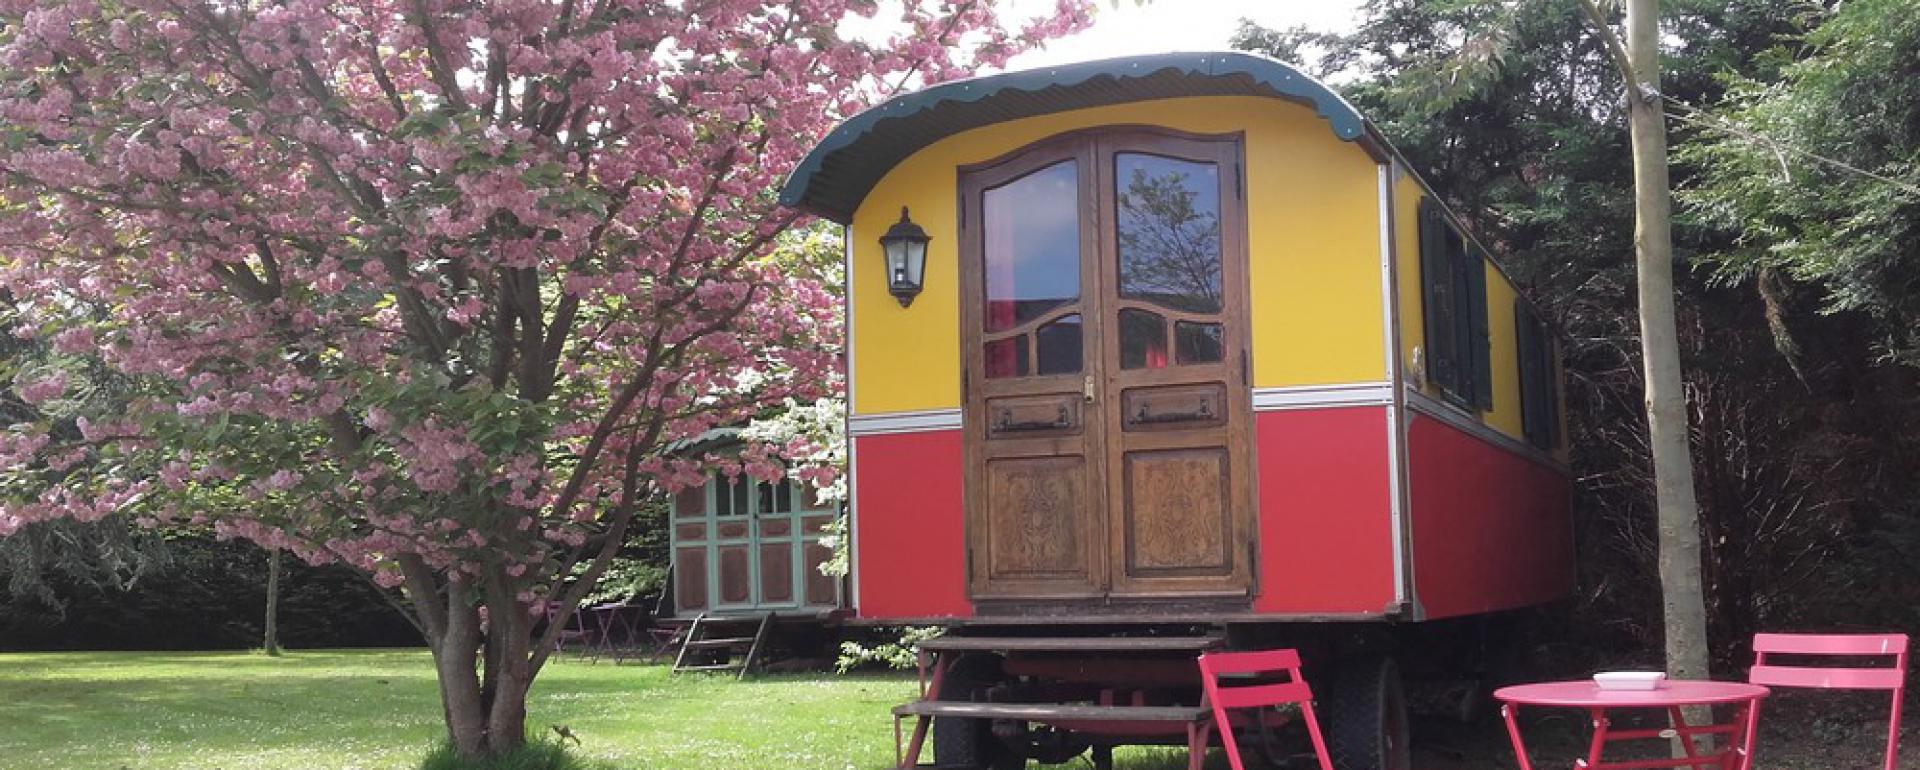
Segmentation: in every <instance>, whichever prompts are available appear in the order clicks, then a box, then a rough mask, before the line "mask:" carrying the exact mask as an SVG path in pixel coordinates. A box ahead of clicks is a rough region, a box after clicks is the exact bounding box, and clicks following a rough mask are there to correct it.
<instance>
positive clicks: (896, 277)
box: [880, 206, 933, 307]
mask: <svg viewBox="0 0 1920 770" xmlns="http://www.w3.org/2000/svg"><path fill="white" fill-rule="evenodd" d="M931 240H933V239H932V238H930V237H928V236H927V231H925V230H923V229H921V228H920V226H919V225H917V224H915V223H914V222H913V220H912V219H911V218H909V217H908V216H907V209H906V207H905V206H902V207H901V208H900V221H899V222H895V223H894V225H893V227H890V228H888V229H887V234H886V235H883V236H880V248H881V250H882V251H883V252H884V254H885V256H886V259H887V289H888V291H890V292H892V294H893V296H894V297H895V298H897V299H899V300H900V306H901V307H906V306H907V305H910V304H912V303H913V297H914V295H917V294H919V293H920V289H921V288H922V287H924V286H925V285H926V284H925V281H926V272H927V242H928V241H931Z"/></svg>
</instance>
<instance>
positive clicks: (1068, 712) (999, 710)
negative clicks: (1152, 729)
mask: <svg viewBox="0 0 1920 770" xmlns="http://www.w3.org/2000/svg"><path fill="white" fill-rule="evenodd" d="M1211 713H1212V712H1211V711H1210V710H1208V709H1207V708H1206V707H1203V706H1098V705H1063V704H1059V703H969V702H965V701H924V700H919V701H913V702H911V703H904V704H901V705H898V706H895V707H893V715H894V716H898V717H909V716H914V717H919V716H926V717H971V718H976V719H1025V720H1030V721H1034V722H1050V721H1069V720H1070V721H1075V722H1197V721H1199V720H1201V719H1205V718H1207V716H1208V715H1209V714H1211Z"/></svg>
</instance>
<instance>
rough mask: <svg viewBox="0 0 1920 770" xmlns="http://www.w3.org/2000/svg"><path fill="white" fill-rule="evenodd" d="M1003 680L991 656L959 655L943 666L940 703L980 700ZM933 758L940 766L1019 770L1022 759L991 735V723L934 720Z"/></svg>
mask: <svg viewBox="0 0 1920 770" xmlns="http://www.w3.org/2000/svg"><path fill="white" fill-rule="evenodd" d="M1005 677H1006V675H1005V674H1004V673H1002V672H1001V671H1000V658H999V657H998V656H995V655H978V654H967V655H961V656H960V657H959V658H957V659H955V660H954V661H953V665H951V666H949V667H947V675H946V678H945V679H943V680H942V682H941V684H940V700H959V701H984V700H986V699H987V691H988V690H989V689H991V688H992V687H993V686H994V685H997V684H1000V682H1001V681H1002V680H1003V679H1004V678H1005ZM933 759H934V764H936V765H939V766H940V767H952V768H977V769H978V770H1020V768H1023V767H1026V764H1027V760H1026V757H1023V756H1021V755H1020V754H1019V753H1017V752H1015V751H1014V749H1013V748H1011V747H1009V746H1008V745H1007V744H1006V743H1005V742H1003V741H1001V740H1000V739H999V738H997V737H995V736H994V734H993V720H991V719H966V718H961V717H935V718H934V720H933Z"/></svg>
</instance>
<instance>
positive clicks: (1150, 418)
mask: <svg viewBox="0 0 1920 770" xmlns="http://www.w3.org/2000/svg"><path fill="white" fill-rule="evenodd" d="M1149 406H1150V405H1149V404H1144V403H1143V404H1141V405H1140V413H1139V414H1136V415H1134V418H1133V423H1134V424H1135V425H1149V424H1154V423H1169V422H1199V421H1203V420H1212V419H1214V414H1213V408H1212V407H1210V406H1208V405H1207V400H1206V399H1204V398H1203V399H1200V408H1198V409H1195V410H1193V411H1191V412H1162V413H1160V414H1154V413H1152V412H1151V411H1149Z"/></svg>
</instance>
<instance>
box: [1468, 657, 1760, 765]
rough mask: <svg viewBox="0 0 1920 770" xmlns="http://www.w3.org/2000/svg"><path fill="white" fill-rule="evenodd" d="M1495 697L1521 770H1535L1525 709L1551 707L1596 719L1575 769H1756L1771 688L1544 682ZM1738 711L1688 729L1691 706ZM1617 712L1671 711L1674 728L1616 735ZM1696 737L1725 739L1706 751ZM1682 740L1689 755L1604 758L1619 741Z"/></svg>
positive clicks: (1678, 683)
mask: <svg viewBox="0 0 1920 770" xmlns="http://www.w3.org/2000/svg"><path fill="white" fill-rule="evenodd" d="M1493 697H1495V698H1497V699H1499V700H1500V704H1501V705H1500V715H1501V716H1503V717H1505V718H1506V720H1507V736H1508V737H1509V738H1512V739H1513V752H1514V754H1515V755H1517V756H1518V757H1519V760H1520V770H1533V762H1532V760H1530V759H1529V758H1528V757H1527V746H1526V743H1525V741H1523V740H1522V739H1521V737H1520V722H1519V719H1518V714H1519V711H1520V707H1521V706H1547V707H1556V708H1581V709H1586V710H1587V712H1588V713H1589V714H1590V715H1592V717H1593V744H1592V746H1591V748H1589V749H1588V751H1587V758H1586V759H1584V760H1580V761H1578V762H1576V763H1575V767H1576V768H1591V769H1592V770H1640V769H1641V768H1666V767H1693V768H1703V767H1713V768H1721V770H1751V768H1752V767H1753V734H1754V726H1755V724H1757V722H1758V720H1759V718H1760V699H1761V698H1765V697H1767V688H1765V687H1761V686H1759V685H1754V684H1742V683H1738V682H1701V681H1691V680H1671V681H1668V682H1666V683H1665V684H1664V685H1663V686H1661V687H1660V688H1658V689H1654V690H1602V689H1600V686H1599V685H1596V684H1594V683H1593V680H1591V679H1581V680H1577V681H1572V682H1543V683H1540V684H1523V685H1516V686H1513V687H1502V688H1500V689H1499V690H1496V691H1494V693H1493ZM1720 705H1734V706H1739V707H1740V708H1739V712H1738V714H1736V715H1735V717H1734V719H1733V720H1732V721H1730V722H1727V723H1724V724H1706V725H1692V724H1688V723H1687V720H1686V717H1685V715H1684V714H1683V713H1682V711H1681V709H1682V708H1683V707H1686V706H1720ZM1614 709H1658V710H1664V711H1666V712H1667V718H1668V719H1669V720H1670V727H1668V728H1667V729H1664V730H1649V729H1638V730H1615V729H1613V720H1612V718H1611V716H1610V715H1609V714H1610V712H1611V711H1612V710H1614ZM1697 735H1720V736H1725V740H1724V741H1722V743H1721V748H1719V749H1716V750H1714V751H1710V752H1701V751H1700V750H1699V749H1698V748H1697V747H1696V746H1695V745H1694V742H1693V740H1692V738H1693V736H1697ZM1676 736H1687V740H1685V741H1681V744H1682V746H1684V747H1685V753H1686V756H1683V757H1675V758H1671V759H1641V760H1630V761H1621V762H1607V761H1605V760H1603V759H1601V754H1602V752H1603V751H1604V750H1605V749H1606V746H1607V744H1608V743H1613V742H1617V741H1632V740H1648V739H1656V738H1659V739H1671V738H1674V737H1676Z"/></svg>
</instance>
